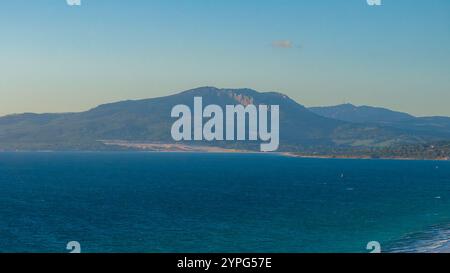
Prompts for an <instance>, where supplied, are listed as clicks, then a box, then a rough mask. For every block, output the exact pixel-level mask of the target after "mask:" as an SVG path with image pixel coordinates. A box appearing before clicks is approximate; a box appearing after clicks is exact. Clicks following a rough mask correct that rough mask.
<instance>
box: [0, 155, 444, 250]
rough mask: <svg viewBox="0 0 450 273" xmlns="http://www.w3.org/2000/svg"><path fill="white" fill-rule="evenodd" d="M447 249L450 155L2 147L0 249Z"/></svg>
mask: <svg viewBox="0 0 450 273" xmlns="http://www.w3.org/2000/svg"><path fill="white" fill-rule="evenodd" d="M69 241H77V242H79V243H80V245H81V251H82V252H88V253H92V252H94V253H96V252H107V253H117V252H120V253H122V252H145V253H161V252H162V253H167V252H183V253H191V252H256V253H260V252H270V253H286V252H295V253H305V252H308V253H310V252H314V253H329V252H352V253H353V252H363V253H364V252H369V251H368V250H367V249H366V246H367V243H368V242H370V241H378V242H379V243H380V244H381V249H382V251H383V252H440V251H447V250H448V246H449V241H450V162H448V161H406V160H353V159H307V158H295V157H287V156H281V155H274V154H238V153H232V154H226V153H218V154H211V153H144V152H142V153H132V152H117V153H116V152H104V153H0V252H39V253H41V252H44V253H48V252H51V253H53V252H57V253H58V252H61V253H64V252H68V250H67V249H66V245H67V243H68V242H69Z"/></svg>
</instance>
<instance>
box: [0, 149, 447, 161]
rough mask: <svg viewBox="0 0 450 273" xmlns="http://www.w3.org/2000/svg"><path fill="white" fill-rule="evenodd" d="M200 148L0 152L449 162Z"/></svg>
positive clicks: (430, 159) (442, 159)
mask: <svg viewBox="0 0 450 273" xmlns="http://www.w3.org/2000/svg"><path fill="white" fill-rule="evenodd" d="M210 148H211V149H209V148H202V149H188V150H176V149H167V150H164V149H155V150H151V149H133V150H78V151H77V150H66V151H64V150H60V151H59V150H36V151H34V150H16V151H0V154H4V153H121V152H127V153H186V154H188V153H193V154H255V155H278V156H283V157H291V158H305V159H306V158H309V159H349V160H398V161H439V162H446V161H447V162H450V159H449V158H414V157H411V158H407V157H377V158H375V157H370V156H345V155H306V154H297V153H295V152H269V153H266V152H258V151H249V150H238V149H224V148H217V147H210Z"/></svg>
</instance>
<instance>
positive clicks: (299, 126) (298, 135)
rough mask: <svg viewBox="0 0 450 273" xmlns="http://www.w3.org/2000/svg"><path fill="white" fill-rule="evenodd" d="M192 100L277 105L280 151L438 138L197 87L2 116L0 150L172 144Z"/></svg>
mask: <svg viewBox="0 0 450 273" xmlns="http://www.w3.org/2000/svg"><path fill="white" fill-rule="evenodd" d="M195 96H201V97H202V98H203V104H204V105H208V104H217V105H220V106H225V105H230V104H231V105H235V104H244V105H246V104H250V103H252V104H256V105H259V104H266V105H280V151H290V152H296V151H308V150H309V151H313V150H327V149H328V150H330V149H334V147H341V148H342V147H351V148H355V147H365V148H367V147H384V146H389V145H394V144H396V143H404V144H410V143H424V142H427V141H436V140H441V139H442V136H438V137H436V136H433V134H431V133H430V132H427V131H426V130H425V131H413V132H410V131H408V130H406V129H404V128H395V127H389V126H385V125H383V124H372V123H367V124H364V123H363V124H361V123H356V122H349V121H345V120H339V119H335V118H330V117H326V116H323V115H319V114H317V113H314V111H312V110H311V109H308V108H306V107H305V106H303V105H302V104H300V103H298V102H296V101H294V100H292V99H291V98H289V97H288V96H287V95H284V94H282V93H278V92H258V91H256V90H253V89H249V88H242V89H227V88H222V89H219V88H215V87H199V88H194V89H190V90H186V91H183V92H180V93H177V94H173V95H169V96H164V97H158V98H149V99H140V100H125V101H119V102H113V103H106V104H101V105H99V106H97V107H94V108H91V109H89V110H87V111H83V112H75V113H59V114H58V113H53V114H51V113H49V114H31V113H25V114H16V115H9V116H4V117H0V150H110V149H117V147H111V146H107V145H104V144H103V143H102V142H100V140H102V141H104V140H106V141H115V140H120V141H130V142H158V143H172V142H173V141H172V139H171V136H170V128H171V125H172V124H173V122H174V121H175V120H174V119H173V118H171V117H170V112H171V109H172V107H173V106H175V105H178V104H185V105H188V106H190V107H192V106H193V105H192V104H193V98H194V97H195ZM195 144H199V143H195ZM201 144H202V145H216V146H224V147H227V148H228V147H229V148H232V149H246V150H247V149H249V150H252V149H255V146H257V145H255V144H254V143H244V142H232V143H223V142H211V143H210V142H202V143H201Z"/></svg>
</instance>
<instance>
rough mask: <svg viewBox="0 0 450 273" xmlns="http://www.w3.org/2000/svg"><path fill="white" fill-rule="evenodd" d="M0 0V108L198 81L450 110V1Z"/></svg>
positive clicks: (146, 91)
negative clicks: (73, 2) (75, 0)
mask: <svg viewBox="0 0 450 273" xmlns="http://www.w3.org/2000/svg"><path fill="white" fill-rule="evenodd" d="M81 1H82V2H81V6H69V5H67V3H66V0H33V1H29V0H2V1H1V6H0V115H6V114H11V113H22V112H37V113H42V112H74V111H84V110H87V109H90V108H92V107H95V106H97V105H99V104H103V103H108V102H114V101H120V100H126V99H141V98H152V97H159V96H165V95H170V94H174V93H177V92H179V91H183V90H187V89H191V88H195V87H199V86H216V87H220V88H252V89H256V90H258V91H277V92H281V93H284V94H287V95H288V96H290V97H291V98H293V99H295V100H296V101H297V102H299V103H300V104H303V105H306V106H318V105H335V104H341V103H344V102H345V103H353V104H356V105H373V106H382V107H387V108H391V109H394V110H399V111H404V112H409V113H411V114H414V115H418V116H426V115H446V116H450V107H449V102H450V76H449V75H450V1H448V0H433V1H425V0H382V5H381V6H369V5H368V4H367V3H366V0H133V1H125V0H81Z"/></svg>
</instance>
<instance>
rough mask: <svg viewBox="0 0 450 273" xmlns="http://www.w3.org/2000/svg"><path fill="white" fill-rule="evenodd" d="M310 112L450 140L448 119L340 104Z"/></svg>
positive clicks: (312, 109)
mask: <svg viewBox="0 0 450 273" xmlns="http://www.w3.org/2000/svg"><path fill="white" fill-rule="evenodd" d="M309 110H311V111H312V112H314V113H316V114H318V115H321V116H323V117H328V118H333V119H336V120H341V121H347V122H353V123H363V124H375V125H380V126H389V127H392V128H397V129H401V130H403V131H405V132H408V133H409V134H426V135H429V136H432V137H437V138H448V139H450V118H449V117H415V116H412V115H410V114H407V113H402V112H396V111H392V110H389V109H386V108H380V107H371V106H355V105H352V104H341V105H336V106H328V107H311V108H309Z"/></svg>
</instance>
